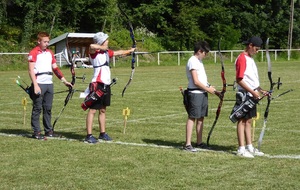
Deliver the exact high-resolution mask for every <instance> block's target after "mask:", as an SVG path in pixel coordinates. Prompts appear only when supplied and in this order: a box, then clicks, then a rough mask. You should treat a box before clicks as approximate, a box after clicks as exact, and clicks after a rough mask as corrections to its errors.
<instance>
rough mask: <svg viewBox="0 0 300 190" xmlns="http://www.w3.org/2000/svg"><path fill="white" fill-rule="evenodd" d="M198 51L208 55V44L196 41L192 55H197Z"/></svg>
mask: <svg viewBox="0 0 300 190" xmlns="http://www.w3.org/2000/svg"><path fill="white" fill-rule="evenodd" d="M199 50H201V51H203V52H205V53H208V52H209V51H210V47H209V44H208V43H207V42H206V41H198V42H196V43H195V46H194V53H197V52H198V51H199Z"/></svg>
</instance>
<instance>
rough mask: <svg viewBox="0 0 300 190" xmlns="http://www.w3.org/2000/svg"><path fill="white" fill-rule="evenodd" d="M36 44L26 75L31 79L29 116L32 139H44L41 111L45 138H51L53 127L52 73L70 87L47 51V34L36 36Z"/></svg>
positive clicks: (29, 57) (51, 54) (50, 53)
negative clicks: (30, 109) (31, 105)
mask: <svg viewBox="0 0 300 190" xmlns="http://www.w3.org/2000/svg"><path fill="white" fill-rule="evenodd" d="M37 37H38V41H37V42H38V44H37V46H36V47H35V48H33V49H32V50H31V51H30V52H29V55H28V73H29V76H30V79H31V82H32V84H31V89H32V90H31V93H30V98H31V99H32V101H33V107H32V114H31V127H32V129H33V135H32V137H33V138H36V139H44V137H43V135H42V134H41V128H40V119H39V118H40V115H41V112H42V109H43V125H44V131H45V136H49V137H53V136H55V134H54V133H53V127H52V125H51V109H52V102H53V82H52V76H53V73H54V74H55V75H56V76H57V77H58V78H59V79H60V80H61V81H62V82H63V83H64V84H65V85H66V86H72V84H71V83H69V82H68V81H67V80H66V79H65V78H64V76H63V74H62V72H61V71H60V69H59V68H58V67H57V64H56V60H55V57H54V54H53V52H52V51H51V50H49V49H47V48H48V45H49V40H50V37H49V34H48V33H46V32H40V33H39V34H38V36H37Z"/></svg>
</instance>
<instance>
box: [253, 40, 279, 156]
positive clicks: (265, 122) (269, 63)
mask: <svg viewBox="0 0 300 190" xmlns="http://www.w3.org/2000/svg"><path fill="white" fill-rule="evenodd" d="M266 58H267V63H268V79H269V82H270V90H269V93H272V92H273V88H274V85H276V84H277V89H279V86H280V85H281V84H282V83H281V82H280V78H278V82H276V83H273V80H272V64H271V59H270V52H269V38H268V39H267V41H266ZM271 100H272V97H271V95H268V103H267V106H266V110H265V113H264V124H263V127H262V130H261V132H260V135H259V139H258V150H260V146H261V143H262V139H263V137H264V134H265V130H266V125H267V121H268V115H269V108H270V104H271Z"/></svg>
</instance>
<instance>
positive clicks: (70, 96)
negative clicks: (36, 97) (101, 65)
mask: <svg viewBox="0 0 300 190" xmlns="http://www.w3.org/2000/svg"><path fill="white" fill-rule="evenodd" d="M62 55H63V56H64V58H65V60H68V59H66V57H65V55H64V54H62ZM67 62H68V63H69V64H70V71H71V74H72V81H71V84H72V86H74V85H75V81H76V78H79V77H76V75H75V69H74V63H70V62H69V61H67ZM82 78H84V76H83V77H82ZM83 80H84V79H83ZM72 86H69V91H68V94H67V96H66V98H65V103H64V106H63V108H62V109H61V110H60V112H59V114H58V116H57V117H56V119H55V121H54V123H53V126H52V127H53V131H54V127H55V124H56V122H57V121H58V119H59V118H60V116H61V114H62V113H63V111H64V110H65V108H66V106H67V104H68V102H69V100H70V99H72V96H73V94H74V92H75V89H74V88H73V87H72Z"/></svg>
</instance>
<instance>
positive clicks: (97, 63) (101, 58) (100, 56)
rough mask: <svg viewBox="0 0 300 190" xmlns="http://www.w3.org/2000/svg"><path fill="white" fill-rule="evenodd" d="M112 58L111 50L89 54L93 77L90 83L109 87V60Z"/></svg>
mask: <svg viewBox="0 0 300 190" xmlns="http://www.w3.org/2000/svg"><path fill="white" fill-rule="evenodd" d="M113 56H114V52H113V51H112V50H108V51H96V52H95V53H94V54H90V61H91V63H92V65H93V67H94V76H93V79H92V82H99V83H103V84H107V85H109V84H110V83H111V73H110V66H109V59H110V58H112V57H113Z"/></svg>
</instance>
